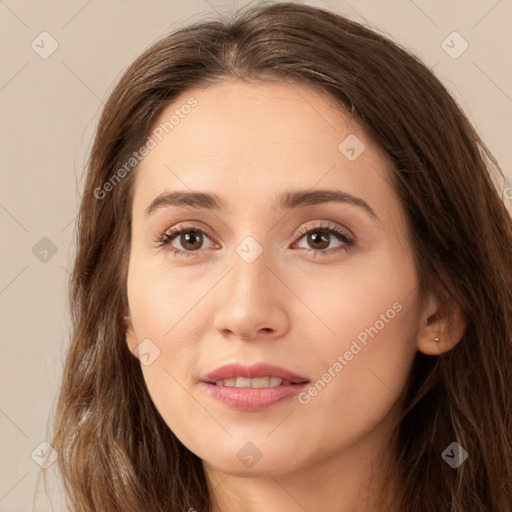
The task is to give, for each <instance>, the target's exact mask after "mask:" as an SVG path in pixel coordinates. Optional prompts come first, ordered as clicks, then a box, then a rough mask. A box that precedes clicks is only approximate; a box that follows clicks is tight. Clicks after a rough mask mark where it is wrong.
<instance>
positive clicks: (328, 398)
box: [52, 3, 512, 512]
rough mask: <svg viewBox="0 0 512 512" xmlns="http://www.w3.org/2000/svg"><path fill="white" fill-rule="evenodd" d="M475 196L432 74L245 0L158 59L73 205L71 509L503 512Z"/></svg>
mask: <svg viewBox="0 0 512 512" xmlns="http://www.w3.org/2000/svg"><path fill="white" fill-rule="evenodd" d="M491 171H494V172H495V173H496V175H495V176H492V175H491V174H490V172H491ZM494 177H496V178H498V177H503V175H502V174H501V171H500V170H499V167H498V165H497V163H496V161H495V160H494V158H493V157H492V155H491V154H490V153H489V151H488V150H487V148H486V147H485V145H484V144H483V142H482V141H481V140H480V138H479V137H478V135H477V134H476V132H475V130H474V129H473V128H472V126H471V125H470V123H469V122H468V120H467V118H466V117H465V116H464V114H463V113H462V112H461V110H460V109H459V108H458V107H457V105H456V103H455V101H454V100H453V99H452V98H451V96H450V95H449V94H448V92H447V91H446V89H445V88H444V87H443V86H442V84H441V83H440V82H439V81H438V80H437V79H436V78H435V76H434V75H433V74H432V73H431V71H430V70H429V69H428V68H426V67H425V66H424V65H423V64H422V63H420V62H419V61H418V60H417V59H416V58H414V57H412V56H411V55H410V54H408V53H407V52H406V51H404V50H403V49H401V48H400V47H398V46H397V45H396V44H394V43H392V42H390V41H389V40H387V39H385V38H384V37H382V36H380V35H378V34H376V33H374V32H372V31H370V30H369V29H367V28H365V27H363V26H361V25H359V24H357V23H354V22H352V21H349V20H347V19H345V18H343V17H341V16H339V15H336V14H334V13H331V12H328V11H325V10H321V9H317V8H313V7H308V6H304V5H296V4H293V3H277V4H274V5H262V6H259V7H250V8H248V9H246V10H245V11H241V12H240V13H239V14H238V16H237V17H236V19H233V20H230V21H210V22H205V23H197V24H195V25H191V26H188V27H186V28H183V29H181V30H179V31H177V32H175V33H173V34H171V35H169V36H167V37H166V38H164V39H162V40H161V41H159V42H157V43H156V44H155V45H154V46H152V47H151V48H150V49H149V50H147V51H146V52H145V53H144V54H143V55H142V56H141V57H139V58H138V59H137V60H136V61H135V63H134V64H133V65H132V66H131V67H130V68H129V69H128V70H127V71H126V73H125V74H124V76H123V77H122V78H121V80H120V82H119V83H118V85H117V86H116V88H115V89H114V91H113V92H112V94H111V96H110V98H109V100H108V102H107V104H106V106H105V109H104V111H103V114H102V117H101V120H100V123H99V126H98V130H97V134H96V138H95V142H94V146H93V149H92V154H91V158H90V163H89V170H88V175H87V181H86V184H85V190H84V195H83V199H82V204H81V208H80V216H79V223H78V235H77V243H78V244H77V245H78V247H77V255H76V262H75V267H74V272H73V275H72V278H71V285H72V288H71V310H72V314H73V336H72V343H71V347H70V351H69V354H68V357H67V362H66V368H65V374H64V379H63V384H62V389H61V393H60V398H59V405H58V411H57V417H56V423H55V437H54V439H53V442H52V445H53V447H54V448H55V449H56V450H57V452H58V453H59V463H60V469H61V472H62V475H63V479H64V482H65V485H66V490H67V493H68V497H69V502H70V506H71V509H72V510H76V511H80V512H82V511H84V512H85V511H100V510H105V511H109V512H114V511H119V512H120V511H128V510H141V511H142V510H144V511H178V510H183V511H186V510H189V511H192V510H197V511H211V512H220V511H228V510H229V511H242V510H243V511H250V512H252V511H256V510H266V511H273V510H288V511H299V510H319V509H321V510H324V511H335V510H336V511H338V510H346V511H363V510H364V511H370V510H371V511H375V510H381V511H388V512H391V511H393V512H395V511H417V512H429V511H432V512H433V511H436V512H438V511H457V512H466V511H468V510H471V511H472V512H476V511H491V510H492V511H499V512H504V511H506V510H510V503H511V502H512V439H511V436H510V432H511V431H512V428H511V427H512V425H511V423H512V414H511V396H512V394H511V384H510V383H511V381H512V375H511V367H512V365H511V353H512V351H511V339H512V320H511V319H512V305H511V304H512V300H511V299H512V279H511V275H512V274H511V273H512V265H511V263H512V262H511V254H512V222H511V218H510V215H509V213H508V212H507V209H506V207H505V205H504V204H503V201H502V200H501V198H500V193H499V190H497V186H496V185H495V183H494V182H493V178H494ZM502 190H503V189H502Z"/></svg>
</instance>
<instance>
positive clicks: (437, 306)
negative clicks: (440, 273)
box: [417, 294, 468, 355]
mask: <svg viewBox="0 0 512 512" xmlns="http://www.w3.org/2000/svg"><path fill="white" fill-rule="evenodd" d="M467 324H468V319H467V317H466V315H465V314H464V313H463V311H462V310H461V308H460V306H459V305H458V304H456V303H455V302H453V301H452V300H451V299H450V298H449V296H448V297H447V298H446V299H445V300H444V301H440V300H439V299H438V298H437V297H436V296H434V295H433V294H430V295H429V297H428V299H427V301H426V304H425V306H424V309H423V312H422V315H421V319H420V325H419V331H418V340H417V347H418V350H419V351H420V352H422V353H423V354H427V355H439V354H443V353H444V352H448V350H451V349H452V348H453V347H455V345H457V343H459V341H460V340H461V339H462V336H463V335H464V331H465V330H466V326H467ZM436 339H438V340H439V341H437V340H436Z"/></svg>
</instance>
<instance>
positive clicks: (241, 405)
mask: <svg viewBox="0 0 512 512" xmlns="http://www.w3.org/2000/svg"><path fill="white" fill-rule="evenodd" d="M200 385H201V386H202V387H203V391H204V392H206V393H207V394H208V395H209V396H210V397H212V398H214V399H215V400H217V401H218V402H220V403H222V404H223V405H225V406H227V407H229V408H231V409H238V410H240V411H253V412H255V411H261V410H264V409H269V408H270V407H273V406H274V405H277V404H278V403H280V402H283V401H285V400H291V399H293V398H295V396H296V395H298V394H299V393H300V392H301V391H302V390H303V389H304V388H306V387H307V386H308V385H309V383H308V382H303V383H301V384H287V385H281V386H276V387H272V388H270V387H269V388H236V387H228V386H216V385H215V384H212V383H210V382H201V383H200Z"/></svg>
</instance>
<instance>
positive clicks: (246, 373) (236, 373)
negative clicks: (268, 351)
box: [201, 363, 309, 389]
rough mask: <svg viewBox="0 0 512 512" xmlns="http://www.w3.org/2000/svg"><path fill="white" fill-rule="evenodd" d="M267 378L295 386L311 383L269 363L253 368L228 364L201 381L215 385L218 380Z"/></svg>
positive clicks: (254, 365)
mask: <svg viewBox="0 0 512 512" xmlns="http://www.w3.org/2000/svg"><path fill="white" fill-rule="evenodd" d="M267 376H270V377H279V378H280V379H283V380H288V381H290V382H292V383H294V384H302V383H305V382H309V380H308V379H306V378H305V377H301V376H300V375H296V374H295V373H293V372H291V371H289V370H285V369H284V368H281V367H279V366H275V365H273V364H269V363H256V364H253V365H251V366H245V365H242V364H240V363H232V364H226V365H223V366H220V367H219V368H217V369H215V370H213V371H212V372H210V373H209V374H208V375H206V376H205V377H203V378H202V379H201V381H202V382H205V383H215V382H216V381H218V380H224V379H232V378H234V377H245V378H247V379H257V378H258V377H267ZM283 387H286V386H283ZM238 389H243V388H238ZM260 389H264V388H260Z"/></svg>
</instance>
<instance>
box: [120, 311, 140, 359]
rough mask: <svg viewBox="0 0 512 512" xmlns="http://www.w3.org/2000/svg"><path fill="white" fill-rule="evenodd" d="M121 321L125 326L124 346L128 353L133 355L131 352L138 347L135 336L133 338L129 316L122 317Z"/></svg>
mask: <svg viewBox="0 0 512 512" xmlns="http://www.w3.org/2000/svg"><path fill="white" fill-rule="evenodd" d="M123 320H124V325H125V337H126V345H127V346H128V349H129V350H130V352H131V353H132V354H133V351H134V350H135V348H136V347H137V345H138V342H137V336H135V331H134V329H133V324H132V320H131V318H130V317H129V316H125V317H123Z"/></svg>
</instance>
